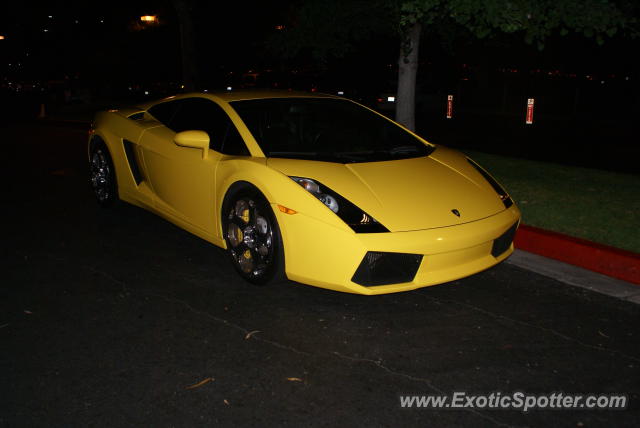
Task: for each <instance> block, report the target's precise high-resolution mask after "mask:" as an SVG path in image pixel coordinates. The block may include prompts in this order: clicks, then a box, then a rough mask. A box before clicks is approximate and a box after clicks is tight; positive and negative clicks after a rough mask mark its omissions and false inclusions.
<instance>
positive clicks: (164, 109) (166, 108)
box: [148, 100, 179, 126]
mask: <svg viewBox="0 0 640 428" xmlns="http://www.w3.org/2000/svg"><path fill="white" fill-rule="evenodd" d="M178 103H179V101H177V100H176V101H167V102H166V103H161V104H156V105H154V106H153V107H151V108H150V109H149V110H148V111H149V113H150V114H151V115H152V116H153V117H155V118H156V119H158V121H159V122H160V123H162V124H163V125H164V126H169V124H170V123H171V119H173V115H174V114H175V113H176V110H177V109H178V106H179V104H178Z"/></svg>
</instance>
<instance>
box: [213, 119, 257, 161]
mask: <svg viewBox="0 0 640 428" xmlns="http://www.w3.org/2000/svg"><path fill="white" fill-rule="evenodd" d="M220 152H221V153H224V154H225V155H232V156H249V154H250V153H249V149H247V145H246V144H245V143H244V140H243V139H242V137H241V136H240V133H239V132H238V130H237V129H236V127H235V126H234V125H233V122H231V120H230V119H229V126H228V128H227V135H226V137H225V139H224V143H223V144H222V148H221V149H220Z"/></svg>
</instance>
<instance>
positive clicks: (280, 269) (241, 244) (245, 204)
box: [222, 188, 284, 285]
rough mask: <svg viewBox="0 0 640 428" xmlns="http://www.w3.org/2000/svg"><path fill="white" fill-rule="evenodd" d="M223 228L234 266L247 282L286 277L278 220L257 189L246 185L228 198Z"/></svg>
mask: <svg viewBox="0 0 640 428" xmlns="http://www.w3.org/2000/svg"><path fill="white" fill-rule="evenodd" d="M222 230H223V233H224V239H225V242H226V244H227V253H228V254H229V256H230V258H231V261H232V263H233V266H234V267H235V269H236V270H237V271H238V273H239V274H240V275H241V276H242V277H243V278H244V279H245V280H247V281H248V282H250V283H252V284H255V285H265V284H268V283H271V282H276V281H279V280H281V279H284V251H283V246H282V238H281V235H280V229H279V227H278V222H277V221H276V218H275V215H274V213H273V210H272V209H271V206H270V205H269V202H268V201H267V200H266V198H265V197H264V196H263V195H262V194H261V193H260V192H259V191H258V190H257V189H252V188H243V189H240V190H238V191H236V192H234V193H233V194H231V195H228V196H227V198H225V202H224V204H223V207H222Z"/></svg>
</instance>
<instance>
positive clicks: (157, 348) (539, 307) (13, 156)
mask: <svg viewBox="0 0 640 428" xmlns="http://www.w3.org/2000/svg"><path fill="white" fill-rule="evenodd" d="M11 132H13V134H11ZM9 134H10V135H9V137H10V138H9V139H8V140H5V144H4V146H5V147H6V148H7V150H6V153H8V154H9V155H10V157H9V162H7V167H6V168H4V169H3V171H2V172H0V174H1V175H0V176H2V178H3V179H4V182H5V197H4V207H5V209H4V211H5V225H6V226H5V228H4V231H3V235H4V236H3V243H4V245H3V249H2V251H3V257H2V265H1V268H2V276H3V280H2V282H1V283H2V285H1V287H0V293H1V298H0V309H1V310H0V340H1V341H2V347H0V396H2V397H3V399H2V400H0V425H2V426H89V425H93V426H110V427H113V426H211V425H216V426H238V425H243V426H274V425H277V426H296V427H297V426H354V425H369V426H469V427H477V426H483V427H484V426H545V427H547V426H563V427H566V426H570V427H571V426H575V427H581V426H585V427H593V426H602V427H605V426H606V427H610V426H617V427H622V426H637V421H638V418H639V417H640V409H639V405H638V403H639V399H640V382H638V380H639V379H640V369H639V367H640V347H639V346H638V345H639V343H640V342H639V340H638V334H637V325H638V321H639V320H640V317H639V315H640V309H639V308H640V306H638V305H635V304H633V303H630V302H626V301H623V300H620V299H617V298H614V297H610V296H605V295H602V294H598V293H594V292H592V291H590V290H587V289H583V288H578V287H571V286H567V285H566V284H564V283H562V282H560V281H557V280H556V279H553V278H549V277H547V276H542V275H538V274H536V273H534V272H532V271H530V270H526V269H523V268H521V267H518V266H515V265H513V264H505V263H503V264H501V265H499V266H497V267H495V268H493V269H490V270H488V271H486V272H483V273H481V274H479V275H476V276H473V277H470V278H466V279H464V280H460V281H455V282H453V283H449V284H443V285H440V286H435V287H428V288H424V289H420V290H416V291H413V292H408V293H401V294H393V295H383V296H370V297H365V296H355V295H347V294H340V293H335V292H330V291H326V290H321V289H316V288H312V287H308V286H303V285H300V284H296V283H293V282H284V283H281V284H277V285H275V286H271V287H253V286H249V285H246V284H244V283H243V282H242V281H241V280H240V279H239V278H238V277H237V276H236V274H235V272H234V271H233V268H232V267H231V266H230V264H228V263H227V261H226V259H225V258H224V257H223V256H224V254H223V253H222V251H221V250H218V249H216V248H214V247H212V246H211V245H209V244H208V243H206V242H204V241H202V240H200V239H198V238H196V237H194V236H191V235H189V234H188V233H186V232H184V231H182V230H180V229H178V228H176V227H174V226H172V225H171V224H169V223H167V222H165V221H163V220H161V219H159V218H157V217H155V216H153V215H151V214H149V213H147V212H145V211H142V210H140V209H138V208H135V207H132V206H128V205H122V206H119V207H117V208H116V209H114V210H109V211H104V210H100V209H99V208H98V207H97V206H96V205H95V203H94V202H93V200H92V196H91V194H90V191H89V188H88V186H87V184H86V179H85V167H84V163H83V162H84V154H83V144H84V137H85V135H86V132H85V131H84V130H82V129H76V128H69V127H58V126H51V125H46V126H44V125H37V126H31V127H27V126H24V127H20V128H17V127H16V128H13V131H11V130H10V131H9ZM6 141H11V142H12V143H11V144H7V143H6ZM456 391H465V392H467V393H470V394H481V393H491V392H496V391H498V392H502V393H504V394H510V393H513V392H515V391H524V392H527V393H551V392H557V391H563V392H564V393H582V394H587V393H597V394H599V393H620V394H626V395H627V396H628V397H629V400H630V403H629V405H628V408H627V409H626V410H617V411H613V410H598V411H596V410H579V409H576V410H531V411H529V412H526V413H524V412H521V411H517V410H491V409H472V408H465V409H455V410H453V409H433V408H430V409H403V408H401V406H400V395H403V394H415V395H427V394H450V393H453V392H456Z"/></svg>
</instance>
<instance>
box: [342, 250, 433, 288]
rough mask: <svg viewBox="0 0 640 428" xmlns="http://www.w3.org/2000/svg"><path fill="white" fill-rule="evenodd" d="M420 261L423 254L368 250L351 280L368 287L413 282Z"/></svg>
mask: <svg viewBox="0 0 640 428" xmlns="http://www.w3.org/2000/svg"><path fill="white" fill-rule="evenodd" d="M420 262H422V255H421V254H403V253H383V252H379V251H368V252H367V254H365V256H364V258H363V259H362V262H360V266H358V269H357V270H356V273H355V274H354V275H353V278H351V281H353V282H355V283H356V284H360V285H364V286H367V287H371V286H374V285H386V284H398V283H402V282H411V281H413V278H414V277H415V276H416V272H418V268H419V267H420Z"/></svg>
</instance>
